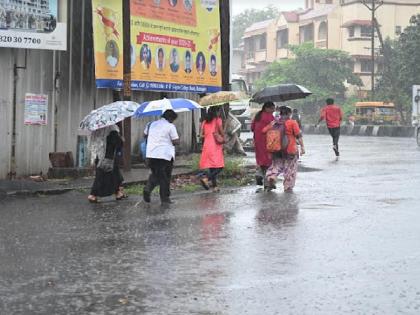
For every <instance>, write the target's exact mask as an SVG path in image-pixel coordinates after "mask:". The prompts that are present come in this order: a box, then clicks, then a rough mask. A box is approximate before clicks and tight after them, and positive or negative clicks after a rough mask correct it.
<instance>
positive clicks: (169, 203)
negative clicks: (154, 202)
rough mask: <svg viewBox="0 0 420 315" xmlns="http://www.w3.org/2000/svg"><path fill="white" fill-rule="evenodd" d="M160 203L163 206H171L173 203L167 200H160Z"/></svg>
mask: <svg viewBox="0 0 420 315" xmlns="http://www.w3.org/2000/svg"><path fill="white" fill-rule="evenodd" d="M160 203H161V204H163V205H172V204H174V203H175V202H174V201H172V200H171V199H169V198H168V199H164V200H161V201H160Z"/></svg>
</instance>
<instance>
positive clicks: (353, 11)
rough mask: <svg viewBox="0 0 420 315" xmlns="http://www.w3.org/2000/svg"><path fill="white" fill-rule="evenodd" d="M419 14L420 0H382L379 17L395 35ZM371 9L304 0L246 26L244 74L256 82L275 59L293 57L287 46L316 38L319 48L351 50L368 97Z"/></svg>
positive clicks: (385, 31)
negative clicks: (302, 5)
mask: <svg viewBox="0 0 420 315" xmlns="http://www.w3.org/2000/svg"><path fill="white" fill-rule="evenodd" d="M416 13H420V1H419V0H391V1H386V0H385V1H383V5H382V6H381V7H380V8H379V9H378V10H377V11H376V18H377V20H378V23H379V28H380V31H381V35H382V37H383V38H391V39H395V38H396V37H397V36H398V35H399V34H400V33H401V32H402V30H404V28H405V27H406V26H408V24H409V20H410V17H411V16H412V15H414V14H416ZM371 32H372V23H371V12H370V11H369V10H368V8H366V6H365V5H364V4H363V3H362V2H361V1H359V0H306V3H305V9H300V10H296V11H292V12H281V14H280V16H279V17H277V18H276V19H274V20H267V21H263V22H259V23H255V24H253V25H251V26H250V27H249V28H247V29H246V30H245V33H244V36H243V39H244V57H243V58H244V59H243V67H242V69H241V70H240V71H239V73H240V74H242V75H244V76H245V77H246V78H247V81H248V83H249V84H250V85H251V86H252V85H253V83H254V82H255V81H256V80H258V78H260V77H261V75H262V73H263V72H264V70H265V69H266V67H267V65H268V64H270V63H271V62H273V61H276V60H281V59H287V58H293V56H292V54H291V53H290V51H289V49H288V48H287V47H288V45H298V44H302V43H305V42H312V43H313V44H314V46H315V47H317V48H321V49H338V50H343V51H345V52H348V53H349V54H350V55H351V56H352V58H353V60H354V73H355V74H357V75H358V76H360V78H361V79H362V81H363V84H364V86H363V87H362V88H361V89H358V90H353V93H356V92H357V93H358V94H359V95H360V96H365V95H366V93H367V91H368V90H370V88H371V72H372V58H371ZM375 47H376V48H377V49H378V50H377V51H376V50H375V54H376V55H377V56H378V58H376V62H375V70H379V68H380V67H381V61H382V59H381V58H380V56H379V47H380V41H379V38H378V36H376V37H375Z"/></svg>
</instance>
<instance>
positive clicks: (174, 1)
mask: <svg viewBox="0 0 420 315" xmlns="http://www.w3.org/2000/svg"><path fill="white" fill-rule="evenodd" d="M168 1H169V5H170V6H171V7H175V6H176V4H177V3H178V0H168Z"/></svg>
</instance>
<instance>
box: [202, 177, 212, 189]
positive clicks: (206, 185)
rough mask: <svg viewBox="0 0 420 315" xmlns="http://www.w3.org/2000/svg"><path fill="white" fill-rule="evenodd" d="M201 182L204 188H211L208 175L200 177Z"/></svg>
mask: <svg viewBox="0 0 420 315" xmlns="http://www.w3.org/2000/svg"><path fill="white" fill-rule="evenodd" d="M200 184H201V186H203V188H204V189H205V190H209V189H210V186H209V180H208V179H207V178H206V177H201V178H200Z"/></svg>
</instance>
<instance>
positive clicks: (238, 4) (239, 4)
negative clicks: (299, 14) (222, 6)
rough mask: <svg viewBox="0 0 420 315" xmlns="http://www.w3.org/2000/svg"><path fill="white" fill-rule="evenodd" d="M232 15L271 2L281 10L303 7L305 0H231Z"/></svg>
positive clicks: (262, 6) (260, 7)
mask: <svg viewBox="0 0 420 315" xmlns="http://www.w3.org/2000/svg"><path fill="white" fill-rule="evenodd" d="M232 1H233V2H232V6H233V15H236V14H239V13H241V12H242V11H244V10H246V9H263V8H264V7H266V6H268V5H270V4H273V5H275V6H276V7H278V8H279V9H280V10H281V11H287V10H294V9H298V8H303V7H304V4H305V0H232Z"/></svg>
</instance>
